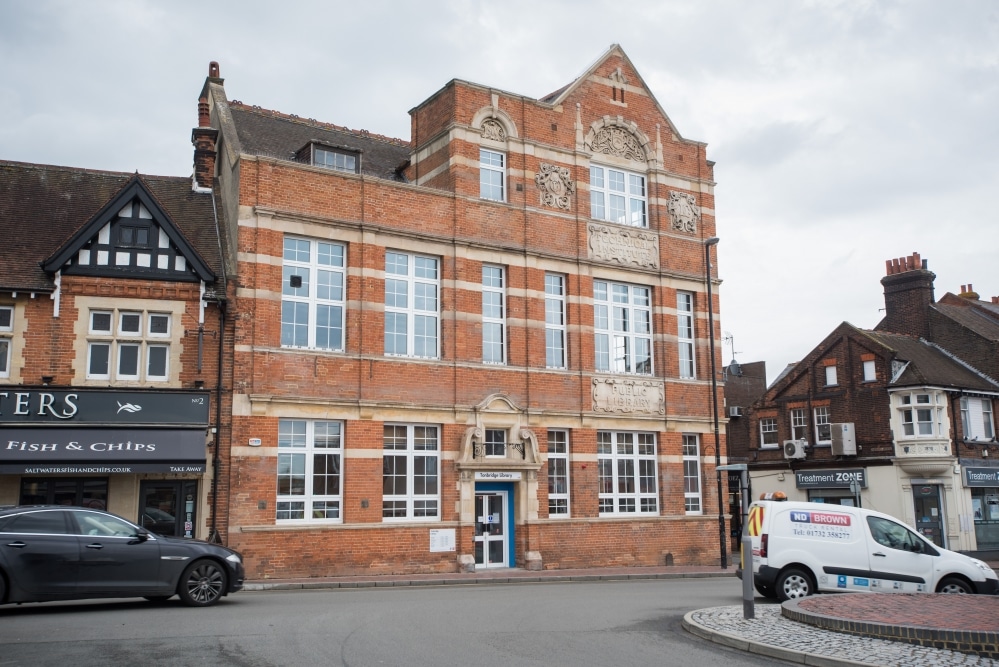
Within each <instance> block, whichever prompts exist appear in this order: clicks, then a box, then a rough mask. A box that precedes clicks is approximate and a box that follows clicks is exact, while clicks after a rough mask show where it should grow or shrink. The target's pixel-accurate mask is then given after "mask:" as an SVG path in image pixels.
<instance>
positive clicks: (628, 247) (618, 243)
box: [587, 222, 659, 269]
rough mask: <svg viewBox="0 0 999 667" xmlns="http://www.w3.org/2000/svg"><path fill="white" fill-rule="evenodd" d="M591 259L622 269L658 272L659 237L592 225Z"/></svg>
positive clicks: (647, 233) (590, 235) (641, 232)
mask: <svg viewBox="0 0 999 667" xmlns="http://www.w3.org/2000/svg"><path fill="white" fill-rule="evenodd" d="M587 231H588V232H589V237H590V238H589V247H590V259H596V260H602V261H605V262H614V263H615V264H620V265H622V266H638V267H646V266H648V267H651V268H653V269H656V268H659V236H658V235H657V234H653V233H651V232H647V231H641V230H638V229H634V228H627V227H626V228H619V227H617V226H611V225H601V224H598V223H594V222H591V223H590V224H589V225H588V227H587Z"/></svg>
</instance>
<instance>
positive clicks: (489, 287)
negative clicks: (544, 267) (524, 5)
mask: <svg viewBox="0 0 999 667" xmlns="http://www.w3.org/2000/svg"><path fill="white" fill-rule="evenodd" d="M482 362H483V363H486V364H505V363H506V271H505V270H504V269H503V267H502V266H492V265H489V264H486V265H483V266H482Z"/></svg>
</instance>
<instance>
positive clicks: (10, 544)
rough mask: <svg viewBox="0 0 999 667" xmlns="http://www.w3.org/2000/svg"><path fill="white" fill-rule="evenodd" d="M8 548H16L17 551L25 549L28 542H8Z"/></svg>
mask: <svg viewBox="0 0 999 667" xmlns="http://www.w3.org/2000/svg"><path fill="white" fill-rule="evenodd" d="M7 546H8V547H14V548H15V549H23V548H24V547H26V546H28V543H27V542H20V541H18V542H8V543H7Z"/></svg>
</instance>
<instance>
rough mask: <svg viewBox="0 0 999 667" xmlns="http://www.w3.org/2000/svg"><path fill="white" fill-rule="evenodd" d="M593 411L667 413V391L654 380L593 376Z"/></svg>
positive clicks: (646, 413) (660, 383)
mask: <svg viewBox="0 0 999 667" xmlns="http://www.w3.org/2000/svg"><path fill="white" fill-rule="evenodd" d="M593 411H594V412H614V413H620V414H643V415H665V414H666V391H665V389H664V388H663V383H662V382H655V381H652V380H618V379H616V378H593Z"/></svg>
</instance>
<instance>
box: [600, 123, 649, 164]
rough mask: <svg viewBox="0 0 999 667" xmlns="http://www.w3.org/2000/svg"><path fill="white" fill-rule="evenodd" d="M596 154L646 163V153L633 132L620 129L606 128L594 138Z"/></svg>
mask: <svg viewBox="0 0 999 667" xmlns="http://www.w3.org/2000/svg"><path fill="white" fill-rule="evenodd" d="M590 148H591V149H592V150H593V152H594V153H604V154H606V155H615V156H617V157H623V158H625V159H628V160H638V161H639V162H644V161H645V151H644V150H643V149H642V145H641V144H640V143H639V142H638V139H636V138H635V135H633V134H632V133H631V132H628V131H627V130H625V129H624V128H620V127H614V126H612V127H605V128H602V129H601V130H600V131H599V132H597V134H596V136H595V137H593V145H592V146H591V147H590Z"/></svg>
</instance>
